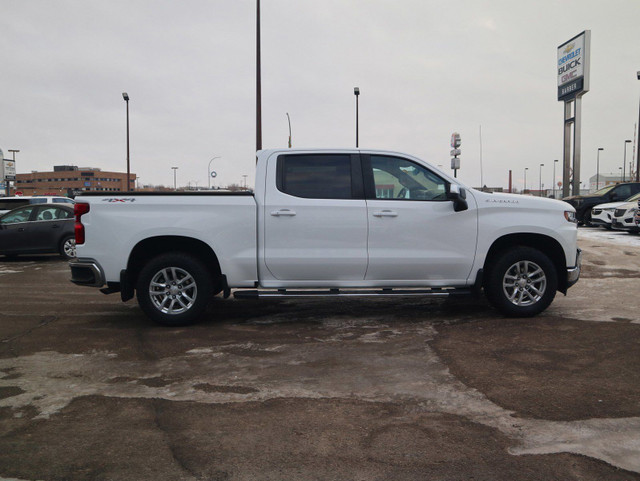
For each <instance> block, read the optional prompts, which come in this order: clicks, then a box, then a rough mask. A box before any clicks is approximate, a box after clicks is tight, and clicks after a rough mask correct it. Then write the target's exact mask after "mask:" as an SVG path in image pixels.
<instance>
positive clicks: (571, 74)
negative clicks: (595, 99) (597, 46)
mask: <svg viewBox="0 0 640 481" xmlns="http://www.w3.org/2000/svg"><path fill="white" fill-rule="evenodd" d="M590 49H591V31H590V30H585V31H584V32H582V33H581V34H579V35H576V36H575V37H573V38H572V39H571V40H569V41H568V42H565V43H563V44H562V45H560V46H559V47H558V63H557V69H558V100H562V101H565V102H568V101H571V100H573V99H574V98H576V97H577V96H580V95H583V94H585V93H586V92H588V91H589V51H590Z"/></svg>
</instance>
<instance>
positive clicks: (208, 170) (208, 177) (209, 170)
mask: <svg viewBox="0 0 640 481" xmlns="http://www.w3.org/2000/svg"><path fill="white" fill-rule="evenodd" d="M220 158H221V157H220V156H218V157H214V158H213V159H211V160H210V161H209V167H208V168H207V179H209V190H211V162H213V161H214V160H216V159H220Z"/></svg>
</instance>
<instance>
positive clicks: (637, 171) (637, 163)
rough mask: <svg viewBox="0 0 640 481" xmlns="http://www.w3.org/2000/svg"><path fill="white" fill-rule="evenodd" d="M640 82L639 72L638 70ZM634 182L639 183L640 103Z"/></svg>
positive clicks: (639, 106) (639, 105)
mask: <svg viewBox="0 0 640 481" xmlns="http://www.w3.org/2000/svg"><path fill="white" fill-rule="evenodd" d="M637 75H638V80H640V70H638V73H637ZM636 182H640V101H639V102H638V136H637V137H636Z"/></svg>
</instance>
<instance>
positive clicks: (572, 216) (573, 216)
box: [564, 210, 578, 223]
mask: <svg viewBox="0 0 640 481" xmlns="http://www.w3.org/2000/svg"><path fill="white" fill-rule="evenodd" d="M564 218H565V219H567V221H569V222H576V223H577V222H578V220H577V219H576V213H575V212H573V211H572V210H565V211H564Z"/></svg>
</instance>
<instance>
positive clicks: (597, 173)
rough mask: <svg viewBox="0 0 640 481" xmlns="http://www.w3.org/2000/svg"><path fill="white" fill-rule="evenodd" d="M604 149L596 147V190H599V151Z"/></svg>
mask: <svg viewBox="0 0 640 481" xmlns="http://www.w3.org/2000/svg"><path fill="white" fill-rule="evenodd" d="M603 150H604V149H603V148H602V147H598V160H597V161H596V190H600V152H601V151H603Z"/></svg>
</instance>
